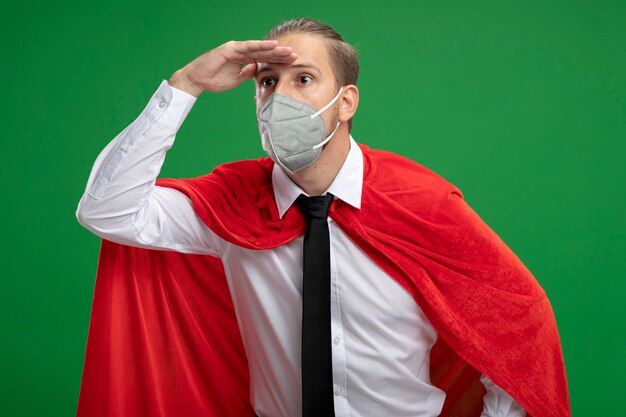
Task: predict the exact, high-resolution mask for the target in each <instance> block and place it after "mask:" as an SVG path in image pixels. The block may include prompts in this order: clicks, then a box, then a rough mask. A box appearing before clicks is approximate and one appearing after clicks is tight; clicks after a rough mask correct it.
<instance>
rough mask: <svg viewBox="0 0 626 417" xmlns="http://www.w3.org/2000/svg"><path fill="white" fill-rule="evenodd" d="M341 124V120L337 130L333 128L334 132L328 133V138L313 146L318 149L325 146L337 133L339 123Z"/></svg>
mask: <svg viewBox="0 0 626 417" xmlns="http://www.w3.org/2000/svg"><path fill="white" fill-rule="evenodd" d="M340 124H341V121H338V122H337V126H336V127H335V130H333V133H331V134H330V135H328V137H327V138H326V139H324V140H323V141H322V142H320V143H318V144H317V145H315V146H313V148H312V149H317V148H320V147H322V146H324V145H325V144H326V143H327V142H328V141H329V140H330V139H331V138H332V137H333V135H334V134H335V132H336V131H337V129H339V125H340Z"/></svg>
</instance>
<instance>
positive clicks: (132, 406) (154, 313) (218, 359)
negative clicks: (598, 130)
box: [78, 145, 571, 417]
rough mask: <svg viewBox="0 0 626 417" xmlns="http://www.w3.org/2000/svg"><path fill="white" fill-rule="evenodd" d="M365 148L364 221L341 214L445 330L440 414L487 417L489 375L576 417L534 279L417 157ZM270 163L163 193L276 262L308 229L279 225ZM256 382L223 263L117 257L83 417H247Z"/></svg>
mask: <svg viewBox="0 0 626 417" xmlns="http://www.w3.org/2000/svg"><path fill="white" fill-rule="evenodd" d="M360 147H361V149H362V150H363V156H364V168H365V172H364V184H363V194H362V202H361V209H360V210H356V209H354V208H352V207H351V206H349V205H347V204H345V203H343V202H341V201H339V200H337V201H335V202H333V205H332V206H331V210H330V216H331V217H332V218H333V220H334V221H335V222H336V223H337V225H338V226H339V227H341V228H342V230H343V231H344V232H345V233H346V234H347V235H348V236H349V237H350V239H352V240H353V241H354V243H355V244H357V245H358V246H359V247H360V248H361V249H363V250H364V251H365V252H366V253H367V254H368V256H370V257H371V258H372V259H373V260H374V261H375V262H376V263H377V264H378V265H380V266H381V268H383V269H384V270H385V271H386V272H387V273H388V274H389V275H390V276H391V277H392V278H393V279H395V280H397V281H398V282H399V283H400V284H401V285H403V286H404V288H406V289H407V291H409V293H410V294H411V295H412V296H413V297H414V299H415V300H416V302H417V303H418V304H419V305H420V307H421V308H422V310H423V311H424V313H425V315H426V316H427V317H428V319H429V320H430V322H431V324H432V325H433V326H434V328H435V329H436V330H437V332H438V334H439V339H438V341H437V343H436V345H435V347H434V348H433V350H432V352H431V378H432V381H433V383H434V384H435V385H437V386H439V387H440V388H442V389H444V390H445V391H446V392H447V397H446V403H445V405H444V410H443V411H442V415H445V416H478V415H479V414H480V410H481V409H482V395H483V394H484V388H483V387H482V384H480V381H479V380H478V377H479V375H480V373H484V374H485V375H486V376H487V377H489V378H490V379H492V380H493V381H494V382H495V383H496V384H497V385H499V386H500V387H502V388H503V389H505V390H506V391H507V392H509V393H510V394H511V395H512V396H513V397H514V398H515V399H516V400H517V401H518V402H519V403H520V404H521V405H522V406H523V407H524V408H525V409H526V410H527V411H528V414H529V415H532V416H535V417H557V416H559V417H561V416H570V415H571V412H570V409H569V398H568V393H567V383H566V379H565V369H564V365H563V358H562V353H561V346H560V341H559V335H558V330H557V327H556V322H555V320H554V315H553V313H552V309H551V306H550V303H549V301H548V299H547V297H546V295H545V292H544V291H543V289H542V288H541V287H540V286H539V284H538V283H537V281H536V280H535V279H534V277H533V276H532V274H531V273H530V272H529V271H528V270H527V269H526V268H525V267H524V265H523V264H522V263H521V261H520V260H519V259H518V258H517V257H516V256H515V255H514V254H513V252H512V251H511V250H510V249H509V248H508V247H507V246H506V245H505V244H504V243H503V242H502V240H500V238H499V237H498V236H497V235H496V234H495V233H494V232H493V231H492V230H491V229H489V227H488V226H487V225H486V224H485V223H484V222H483V221H482V220H481V219H480V217H478V215H476V213H474V212H473V211H472V210H471V208H469V206H467V204H466V203H465V202H464V200H463V197H462V194H461V192H460V191H459V190H458V189H457V188H456V187H454V186H453V185H451V184H449V183H448V182H446V181H445V180H444V179H442V178H441V177H439V176H438V175H436V174H434V173H433V172H431V171H429V170H427V169H426V168H424V167H422V166H420V165H419V164H417V163H415V162H413V161H410V160H408V159H406V158H403V157H401V156H398V155H395V154H391V153H388V152H383V151H374V150H371V149H370V148H369V147H367V146H365V145H360ZM272 166H273V163H272V161H271V160H269V159H268V158H261V159H259V160H256V161H239V162H234V163H230V164H224V165H221V166H219V167H217V168H216V169H215V170H214V171H213V172H212V173H211V174H208V175H205V176H202V177H198V178H192V179H184V180H159V185H161V186H167V187H173V188H176V189H178V190H180V191H181V192H183V193H185V194H186V195H187V196H188V197H189V198H190V199H191V201H192V203H193V205H194V208H195V210H196V212H197V213H198V215H199V216H200V217H201V218H202V220H203V221H204V222H205V223H206V224H207V225H208V226H209V227H210V228H211V229H212V230H213V231H215V232H216V233H217V234H219V235H220V236H221V237H222V238H223V239H225V240H227V241H229V242H231V243H233V244H237V245H240V246H243V247H247V248H252V249H267V248H272V247H276V246H279V245H282V244H285V243H287V242H289V241H291V240H292V239H294V238H295V237H297V236H299V235H300V234H302V233H303V232H304V228H305V222H304V219H303V217H302V215H301V214H300V212H299V211H298V210H295V209H292V210H289V211H288V212H287V213H286V215H285V217H284V218H283V219H279V218H278V212H277V208H276V205H275V203H274V195H273V190H272V186H271V171H272ZM247 384H248V374H247V363H246V359H245V352H244V351H243V347H242V345H241V340H240V337H239V334H238V328H237V322H236V318H235V317H234V312H233V309H232V304H231V301H230V295H229V293H228V288H227V286H226V284H225V278H224V272H223V268H222V267H221V264H220V261H219V260H215V259H214V258H211V257H208V256H198V255H182V254H174V253H168V252H162V251H152V250H145V249H132V248H127V247H124V246H121V245H116V244H112V243H110V242H105V243H104V244H103V248H102V252H101V258H100V265H99V271H98V277H97V282H96V290H95V297H94V306H93V311H92V322H91V326H90V333H89V339H88V344H87V355H86V361H85V372H84V375H83V385H82V387H81V395H80V400H79V408H78V414H79V415H80V416H113V415H118V416H119V415H155V416H176V415H186V416H195V415H205V416H213V415H215V416H218V415H219V416H240V415H241V416H244V415H249V414H250V413H251V409H250V405H249V403H248V385H247ZM181 407H186V409H185V413H184V414H181V413H180V410H181V409H182V408H181ZM103 410H104V411H103Z"/></svg>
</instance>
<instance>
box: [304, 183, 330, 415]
mask: <svg viewBox="0 0 626 417" xmlns="http://www.w3.org/2000/svg"><path fill="white" fill-rule="evenodd" d="M332 200H333V195H332V194H330V193H326V195H324V196H315V197H306V196H305V195H302V194H301V195H300V196H299V197H298V199H297V200H296V203H297V204H298V206H299V207H300V209H301V210H302V212H303V213H304V215H305V216H306V217H307V218H308V220H309V225H308V227H307V230H306V233H305V235H304V282H303V286H302V417H334V415H335V407H334V397H333V362H332V347H331V332H330V235H329V232H328V222H327V221H326V218H327V217H328V209H329V208H330V203H331V202H332Z"/></svg>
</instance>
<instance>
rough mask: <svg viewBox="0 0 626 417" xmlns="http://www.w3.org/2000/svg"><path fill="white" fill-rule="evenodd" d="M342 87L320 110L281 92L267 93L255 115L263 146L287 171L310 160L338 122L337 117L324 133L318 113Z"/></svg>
mask: <svg viewBox="0 0 626 417" xmlns="http://www.w3.org/2000/svg"><path fill="white" fill-rule="evenodd" d="M342 91H343V87H341V88H340V89H339V92H338V93H337V95H336V96H335V98H333V99H332V100H331V101H330V103H328V104H327V105H325V106H324V107H322V108H321V109H320V110H316V109H314V108H313V107H311V106H310V105H308V104H307V103H305V102H303V101H300V100H296V99H294V98H291V97H289V96H284V95H282V94H277V93H273V94H272V95H271V96H269V98H268V99H267V101H266V102H265V103H264V104H263V107H261V111H260V112H259V115H258V117H257V120H258V123H259V133H260V134H261V141H262V144H263V149H264V150H265V152H267V154H268V155H269V157H270V158H272V160H273V161H274V162H275V163H277V164H279V165H280V166H281V167H283V168H284V169H285V170H286V171H288V172H289V173H291V174H293V173H295V172H296V171H299V170H301V169H303V168H306V167H308V166H309V165H311V164H312V163H314V162H315V161H316V160H317V158H319V156H320V154H321V152H322V146H324V144H326V143H327V142H328V141H329V140H330V139H331V138H332V137H333V135H334V134H335V132H336V131H337V129H338V128H339V125H340V123H341V122H340V121H338V122H337V126H336V127H335V129H334V130H333V132H332V133H331V134H330V135H328V136H325V135H326V123H324V119H323V118H322V117H319V116H320V115H321V114H322V113H323V112H324V111H326V110H327V109H328V108H329V107H330V106H331V105H332V104H333V103H334V102H335V101H337V99H338V98H339V95H340V94H341V92H342Z"/></svg>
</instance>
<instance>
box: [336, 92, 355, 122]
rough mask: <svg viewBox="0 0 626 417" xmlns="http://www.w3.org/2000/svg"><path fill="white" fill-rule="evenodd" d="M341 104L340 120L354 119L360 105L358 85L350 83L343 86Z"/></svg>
mask: <svg viewBox="0 0 626 417" xmlns="http://www.w3.org/2000/svg"><path fill="white" fill-rule="evenodd" d="M341 96H342V97H341V101H340V104H339V120H340V121H342V122H347V121H348V120H350V119H352V117H353V116H354V114H355V113H356V109H357V108H358V107H359V89H358V88H357V86H356V85H353V84H349V85H346V86H344V87H343V91H342V94H341Z"/></svg>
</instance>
